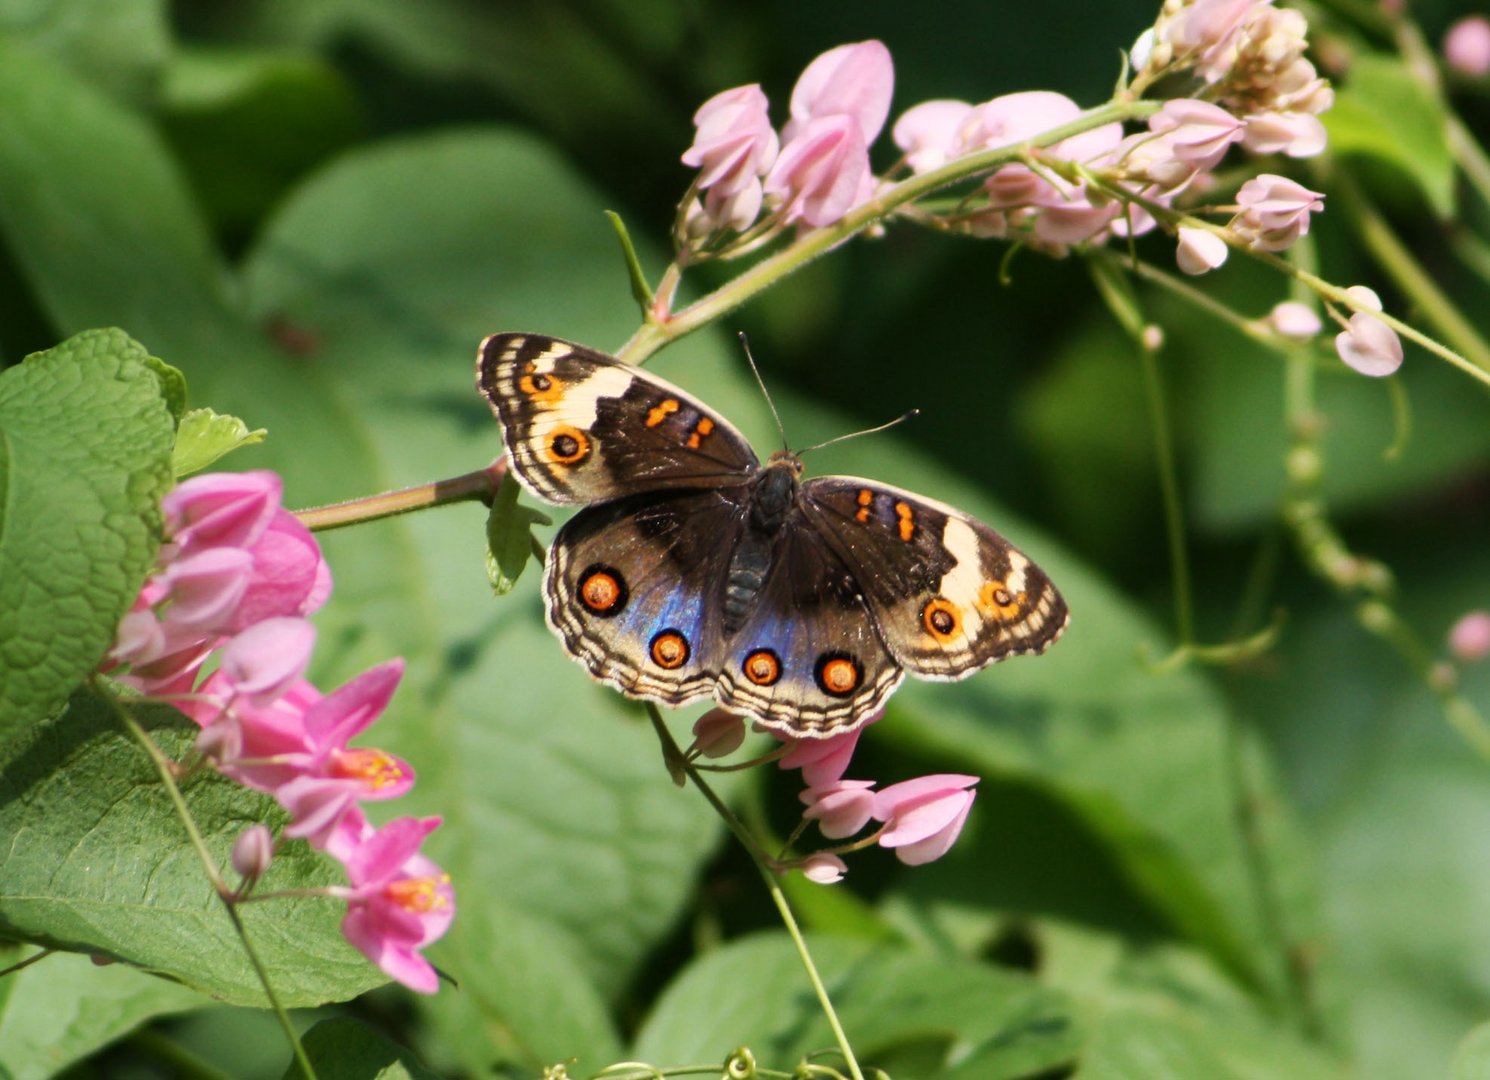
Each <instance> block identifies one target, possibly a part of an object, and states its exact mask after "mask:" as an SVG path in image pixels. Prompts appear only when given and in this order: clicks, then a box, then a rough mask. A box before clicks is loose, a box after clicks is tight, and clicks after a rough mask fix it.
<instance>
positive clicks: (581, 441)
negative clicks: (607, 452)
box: [544, 424, 590, 465]
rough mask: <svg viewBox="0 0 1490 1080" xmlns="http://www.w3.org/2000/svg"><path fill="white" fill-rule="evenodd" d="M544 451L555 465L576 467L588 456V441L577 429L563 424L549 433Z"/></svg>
mask: <svg viewBox="0 0 1490 1080" xmlns="http://www.w3.org/2000/svg"><path fill="white" fill-rule="evenodd" d="M544 449H545V451H546V453H547V455H548V459H549V460H550V461H552V462H554V463H555V464H557V465H578V464H579V463H580V462H581V461H583V460H584V459H585V458H587V457H589V455H590V439H589V437H588V436H587V435H586V434H585V433H584V432H583V431H581V430H580V429H579V428H577V427H570V426H569V425H568V424H563V425H560V426H559V427H556V428H554V430H553V431H552V432H550V433H549V435H548V438H547V439H546V440H545V441H544Z"/></svg>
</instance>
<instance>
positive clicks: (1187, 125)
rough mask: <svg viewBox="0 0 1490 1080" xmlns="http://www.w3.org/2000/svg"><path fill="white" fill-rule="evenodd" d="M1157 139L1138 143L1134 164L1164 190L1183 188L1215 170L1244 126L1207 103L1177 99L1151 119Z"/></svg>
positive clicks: (1134, 154)
mask: <svg viewBox="0 0 1490 1080" xmlns="http://www.w3.org/2000/svg"><path fill="white" fill-rule="evenodd" d="M1149 130H1150V131H1151V132H1153V137H1152V138H1150V139H1148V140H1146V141H1143V142H1140V143H1138V145H1137V146H1136V147H1135V149H1134V151H1133V152H1132V153H1131V154H1130V155H1129V157H1128V159H1127V160H1128V161H1129V162H1130V163H1138V164H1141V165H1142V172H1143V174H1144V175H1145V176H1147V177H1148V178H1149V179H1151V180H1153V181H1154V182H1155V183H1157V184H1159V185H1160V186H1162V187H1166V188H1173V187H1177V186H1179V185H1180V184H1183V183H1184V182H1185V181H1186V180H1188V179H1190V177H1192V176H1194V175H1195V174H1196V173H1198V172H1207V171H1209V170H1211V169H1214V168H1215V167H1216V166H1217V165H1219V164H1220V163H1221V159H1222V158H1223V157H1225V156H1226V151H1227V150H1228V149H1229V148H1230V147H1231V144H1232V143H1234V142H1237V141H1239V140H1240V139H1241V138H1242V122H1241V121H1240V120H1238V119H1237V118H1236V117H1235V116H1232V115H1231V113H1229V112H1227V111H1226V110H1225V109H1222V108H1220V107H1218V106H1216V105H1212V104H1210V103H1209V102H1206V101H1195V100H1192V99H1188V98H1175V99H1172V100H1170V101H1166V102H1165V103H1164V106H1163V108H1161V109H1160V110H1159V111H1158V112H1157V113H1155V114H1154V115H1153V116H1151V117H1149Z"/></svg>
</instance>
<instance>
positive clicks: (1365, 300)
mask: <svg viewBox="0 0 1490 1080" xmlns="http://www.w3.org/2000/svg"><path fill="white" fill-rule="evenodd" d="M1345 295H1346V296H1348V297H1350V298H1351V299H1352V300H1354V301H1355V302H1356V305H1357V306H1358V307H1363V308H1366V309H1367V310H1370V311H1380V310H1381V297H1379V296H1377V295H1376V290H1375V289H1373V288H1371V287H1370V286H1369V285H1351V286H1349V287H1347V288H1346V290H1345Z"/></svg>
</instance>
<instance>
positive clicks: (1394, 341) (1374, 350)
mask: <svg viewBox="0 0 1490 1080" xmlns="http://www.w3.org/2000/svg"><path fill="white" fill-rule="evenodd" d="M1335 352H1337V353H1339V354H1340V359H1341V360H1344V361H1345V362H1346V363H1347V364H1349V365H1350V366H1351V367H1353V368H1355V370H1357V371H1359V372H1360V373H1361V374H1362V375H1370V376H1372V377H1374V378H1380V377H1381V376H1383V375H1390V374H1392V372H1394V371H1396V370H1397V369H1398V368H1399V367H1401V366H1402V339H1401V338H1399V337H1398V336H1397V332H1396V331H1395V330H1393V329H1392V328H1391V327H1390V326H1388V325H1387V324H1386V323H1384V322H1382V321H1381V320H1380V319H1378V318H1377V317H1376V316H1374V315H1369V314H1367V313H1366V312H1364V311H1357V312H1356V313H1355V314H1354V315H1352V316H1351V317H1350V322H1349V324H1348V326H1347V327H1346V329H1344V330H1342V331H1341V332H1340V333H1338V334H1336V335H1335Z"/></svg>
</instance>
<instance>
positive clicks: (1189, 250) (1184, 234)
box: [1174, 225, 1228, 275]
mask: <svg viewBox="0 0 1490 1080" xmlns="http://www.w3.org/2000/svg"><path fill="white" fill-rule="evenodd" d="M1227 253H1228V252H1227V247H1226V241H1225V240H1223V239H1221V237H1219V236H1217V235H1216V234H1215V233H1213V232H1211V231H1210V230H1208V229H1194V228H1191V227H1190V226H1188V225H1181V226H1180V228H1179V243H1178V245H1176V247H1175V252H1174V258H1175V262H1177V263H1178V264H1179V267H1180V269H1181V270H1183V271H1184V272H1185V273H1187V274H1192V275H1193V274H1204V273H1205V272H1206V271H1207V270H1214V269H1216V267H1218V266H1220V265H1221V264H1222V263H1224V262H1225V261H1226V256H1227Z"/></svg>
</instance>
